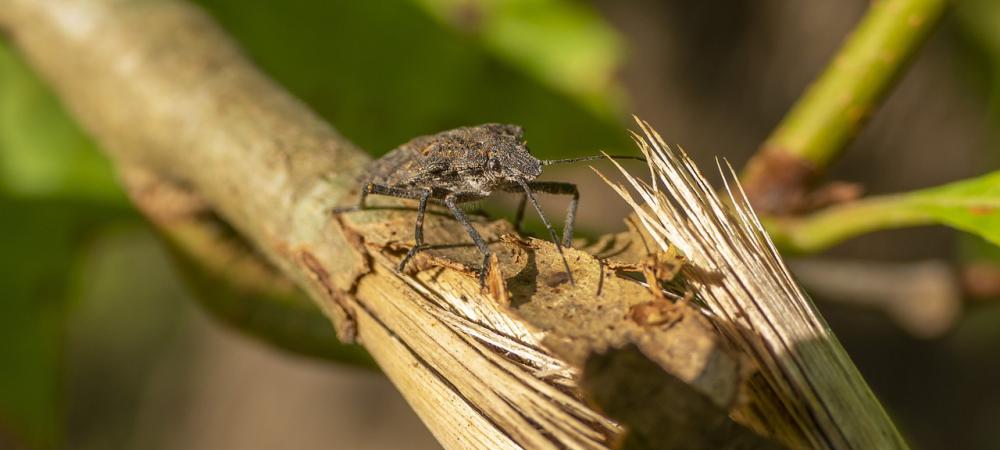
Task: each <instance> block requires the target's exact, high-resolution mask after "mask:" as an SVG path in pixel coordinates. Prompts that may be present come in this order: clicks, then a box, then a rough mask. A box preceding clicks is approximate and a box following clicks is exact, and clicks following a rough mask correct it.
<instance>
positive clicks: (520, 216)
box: [514, 194, 528, 233]
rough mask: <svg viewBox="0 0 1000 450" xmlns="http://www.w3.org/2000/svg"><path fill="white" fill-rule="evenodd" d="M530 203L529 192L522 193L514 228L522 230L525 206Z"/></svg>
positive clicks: (518, 230)
mask: <svg viewBox="0 0 1000 450" xmlns="http://www.w3.org/2000/svg"><path fill="white" fill-rule="evenodd" d="M527 204H528V196H527V194H521V201H520V202H518V204H517V214H516V215H515V216H514V230H515V231H517V232H518V233H520V232H521V225H524V207H525V206H526V205H527Z"/></svg>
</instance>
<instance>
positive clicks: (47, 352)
mask: <svg viewBox="0 0 1000 450" xmlns="http://www.w3.org/2000/svg"><path fill="white" fill-rule="evenodd" d="M0 215H2V217H3V219H2V220H0V236H4V245H3V257H2V258H0V292H2V299H3V301H0V342H2V343H3V345H0V366H2V367H3V369H2V370H0V431H7V430H9V432H10V433H12V436H3V435H2V434H0V444H3V441H4V439H13V440H16V441H20V442H21V443H24V444H29V445H30V446H31V447H34V448H51V447H55V446H56V444H58V443H59V440H60V438H61V436H62V428H63V427H62V424H63V422H64V420H63V416H62V414H63V412H64V410H65V404H64V402H63V400H62V392H61V391H62V384H63V382H62V378H61V376H62V365H63V364H62V363H63V354H62V350H63V348H64V344H65V342H63V335H64V325H65V323H66V316H67V313H69V312H70V310H71V309H70V306H71V305H70V298H72V295H71V290H70V286H71V285H72V283H71V275H70V274H72V273H73V272H74V270H77V269H79V267H78V265H77V264H76V262H77V261H78V259H79V255H80V251H81V250H83V249H85V248H86V244H87V242H88V239H89V237H91V236H92V235H93V233H94V232H96V230H97V228H98V227H99V226H101V225H103V224H105V223H106V222H107V221H109V220H112V219H115V218H122V217H124V216H128V213H127V212H125V211H124V210H122V209H119V208H113V207H105V206H99V205H94V204H91V203H85V202H79V201H74V200H59V199H52V200H41V199H33V200H10V199H5V198H2V197H0ZM0 446H2V445H0Z"/></svg>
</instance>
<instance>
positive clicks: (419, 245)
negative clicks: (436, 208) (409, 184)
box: [396, 188, 433, 272]
mask: <svg viewBox="0 0 1000 450" xmlns="http://www.w3.org/2000/svg"><path fill="white" fill-rule="evenodd" d="M431 192H433V191H432V190H431V189H429V188H428V189H424V191H423V194H421V196H420V205H419V206H417V223H416V226H415V227H414V229H413V240H414V242H415V244H414V245H413V247H412V248H411V249H410V251H408V252H406V256H404V257H403V260H402V261H400V262H399V266H398V267H397V268H396V270H398V271H400V272H402V271H403V269H404V268H406V263H407V262H409V261H410V258H413V255H416V254H417V252H419V251H421V250H423V249H425V248H427V246H426V245H424V213H426V212H427V199H429V198H431Z"/></svg>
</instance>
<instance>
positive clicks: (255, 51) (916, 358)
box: [0, 0, 1000, 449]
mask: <svg viewBox="0 0 1000 450" xmlns="http://www.w3.org/2000/svg"><path fill="white" fill-rule="evenodd" d="M197 3H199V4H200V5H201V6H203V7H204V8H205V9H206V10H207V11H209V13H210V14H211V15H212V16H214V17H215V19H216V20H218V21H219V22H220V23H221V24H222V25H223V27H224V28H225V29H226V30H228V31H229V32H230V33H231V34H232V35H233V36H234V37H235V39H236V40H237V41H238V42H239V43H240V45H241V46H242V47H243V48H244V49H245V50H246V52H247V53H248V54H249V55H250V56H251V57H252V58H253V59H254V60H255V61H256V62H257V63H258V64H259V65H260V67H262V68H263V70H264V71H266V72H267V73H269V74H270V75H271V76H273V77H274V78H275V79H277V80H278V81H279V82H280V83H282V84H283V85H284V86H286V87H287V88H288V89H289V90H290V91H292V92H293V93H294V94H295V95H297V96H298V97H300V98H301V99H303V100H304V101H306V102H307V103H308V104H309V105H311V106H312V107H313V108H314V109H315V110H316V111H317V112H318V113H319V114H321V115H322V116H323V117H325V118H326V119H328V120H329V121H330V122H331V123H333V124H334V126H335V127H336V128H338V129H339V130H340V131H341V132H342V133H343V134H345V135H346V136H347V137H349V138H350V139H352V140H353V141H354V142H355V143H357V144H359V145H360V146H361V147H363V148H365V149H368V150H370V151H371V152H372V154H373V155H380V154H382V153H385V152H387V151H389V150H390V149H392V148H393V147H395V146H396V145H398V144H400V143H402V142H404V141H406V140H408V139H410V138H412V137H414V136H418V135H422V134H429V133H433V132H437V131H441V130H444V129H448V128H453V127H456V126H461V125H469V124H477V123H482V122H509V123H517V124H520V125H522V126H524V128H525V130H526V134H527V138H528V141H529V145H530V146H531V148H532V150H533V151H534V152H535V153H536V154H538V155H540V156H542V157H547V158H552V157H567V156H573V155H584V154H593V153H595V152H596V151H598V150H606V151H609V152H612V153H631V152H634V151H635V150H634V146H633V145H632V144H631V143H630V141H629V139H628V135H627V133H626V132H625V130H626V129H627V128H628V127H630V126H631V122H630V119H629V114H631V113H635V114H637V115H639V116H640V117H642V118H644V119H646V120H648V121H649V122H651V123H652V125H653V126H654V127H655V128H657V129H658V130H659V131H660V132H661V133H663V134H664V136H665V138H666V139H667V140H668V141H670V142H673V143H677V144H680V145H681V146H683V147H684V149H685V150H687V151H688V152H689V153H691V154H692V155H693V157H694V158H695V159H696V160H697V161H698V162H700V163H701V164H703V167H710V166H709V165H710V164H714V162H713V161H714V160H713V158H714V157H715V156H717V155H718V156H724V157H726V158H729V159H730V160H731V161H733V163H734V165H735V166H737V167H740V166H742V165H743V163H744V162H745V161H746V160H747V159H748V158H749V156H750V155H751V154H752V153H753V152H754V151H755V150H756V149H757V146H758V145H759V144H760V143H761V142H762V141H763V140H764V139H765V138H766V136H767V135H768V134H769V132H770V131H771V130H772V129H773V127H774V126H775V124H777V122H778V121H779V120H780V118H781V117H782V116H783V114H784V113H785V112H786V111H787V109H788V108H789V106H790V105H791V104H792V103H793V102H794V100H795V99H796V98H797V97H798V96H799V95H800V93H801V92H802V90H803V89H804V88H805V86H806V85H807V84H808V83H809V81H810V80H811V79H813V78H814V77H815V76H816V75H817V74H818V73H819V71H820V70H821V69H822V67H823V66H824V65H825V64H826V62H827V61H828V60H829V58H830V57H831V55H832V54H833V52H834V51H835V49H836V48H837V47H838V45H839V43H840V42H841V40H842V39H843V37H844V36H845V35H846V34H847V33H848V32H849V30H850V29H851V28H852V26H853V25H854V24H856V23H857V21H858V20H859V18H860V17H861V16H862V14H863V13H864V11H865V9H866V8H867V6H868V2H867V1H863V0H836V1H834V0H826V1H818V2H799V1H793V0H753V1H751V0H729V1H722V0H708V1H703V2H683V1H676V0H633V1H628V2H622V1H615V0H594V1H571V0H509V1H498V0H381V1H356V0H287V1H283V2H268V1H264V0H197ZM998 86H1000V2H996V1H993V0H962V1H957V2H955V5H954V7H953V8H952V10H951V11H950V12H949V14H948V15H947V16H946V18H945V20H944V22H943V24H942V25H941V26H939V27H938V28H937V29H936V31H935V32H934V34H933V36H932V37H931V39H930V40H929V42H928V43H927V44H926V45H925V46H924V48H923V49H922V50H921V51H920V52H919V55H918V57H917V58H916V60H915V62H914V64H913V65H912V67H911V68H910V69H909V70H908V71H907V73H906V75H905V76H904V77H903V78H902V79H901V80H900V82H899V84H898V86H897V87H896V88H895V89H894V91H893V93H892V94H891V96H890V97H889V99H888V101H887V102H886V103H885V105H884V106H883V107H882V108H881V110H880V111H879V112H878V113H877V114H876V115H875V116H874V119H873V120H872V122H871V123H870V124H869V126H868V127H867V128H866V129H865V130H864V132H863V133H861V135H860V136H859V138H858V139H857V141H856V142H854V143H853V144H852V145H851V147H850V149H849V151H848V152H847V154H846V156H845V157H843V158H842V159H841V160H840V161H838V162H837V163H836V164H835V166H833V167H832V168H831V170H830V171H829V177H830V178H831V179H841V180H849V181H854V182H859V183H862V184H863V185H864V187H865V189H866V192H868V193H876V194H877V193H888V192H896V191H906V190H911V189H916V188H921V187H929V186H934V185H937V184H941V183H945V182H948V181H954V180H958V179H962V178H967V177H971V176H975V175H981V174H984V173H987V172H989V171H992V170H996V169H997V168H998V167H1000V164H998V157H997V151H996V149H997V148H998V144H1000V142H998V140H997V137H998V136H1000V135H998V131H1000V115H998V109H997V107H998V106H1000V100H998V96H997V95H996V94H997V92H998V91H997V87H998ZM544 177H546V178H548V179H560V180H564V181H572V182H576V183H579V184H580V185H581V191H582V202H581V208H580V214H579V222H578V228H579V229H580V230H581V232H582V234H583V235H585V236H586V235H590V236H594V235H597V234H599V233H603V232H609V231H616V230H620V229H621V228H623V227H622V224H621V223H620V218H621V217H624V215H625V214H626V213H627V207H626V206H625V205H624V203H622V202H621V201H620V200H619V199H617V197H615V196H614V194H613V193H611V191H610V190H609V189H607V188H606V186H604V185H603V184H602V183H600V182H599V181H598V180H597V179H596V177H595V176H594V175H593V174H592V173H591V172H590V170H589V169H587V168H586V167H585V166H583V167H566V166H562V167H552V170H549V171H547V172H546V174H545V175H544ZM510 204H511V201H510V199H502V198H501V199H498V200H496V201H491V202H489V203H487V205H486V208H487V210H489V211H492V212H494V213H495V214H497V215H501V216H502V215H510V214H511V212H512V209H511V208H510ZM545 205H546V207H547V208H551V209H552V211H553V216H554V217H561V216H562V214H561V212H560V211H561V210H562V208H564V207H565V204H564V203H563V201H562V200H560V199H547V201H546V204H545ZM0 233H2V234H0V236H3V238H2V242H3V244H2V247H0V249H2V251H0V448H30V449H45V448H73V449H109V448H123V449H131V448H141V449H180V448H185V449H225V448H239V449H272V448H295V449H319V448H345V449H347V448H349V449H382V448H437V444H436V442H435V441H434V440H433V438H432V437H431V436H430V434H429V433H428V432H427V430H426V429H425V428H424V427H423V425H422V424H420V422H419V421H418V419H417V418H416V417H415V416H414V414H413V413H412V412H411V411H410V410H409V408H408V407H407V406H406V404H405V402H404V401H403V400H402V398H401V397H400V396H399V394H398V393H396V392H395V391H394V390H393V388H392V386H391V385H390V384H389V383H388V382H387V381H386V380H385V379H384V378H383V377H382V376H381V375H379V373H378V372H377V370H373V369H371V368H366V367H364V366H363V364H362V365H360V366H358V365H347V364H337V363H332V362H329V361H325V360H323V359H318V358H311V357H307V356H301V355H296V354H292V353H289V352H286V351H283V350H280V349H278V348H275V347H274V346H271V345H268V344H267V343H265V342H263V340H262V339H259V338H256V337H253V336H248V335H247V334H245V333H241V332H239V331H237V330H236V329H235V328H234V327H232V326H229V325H227V324H226V322H227V321H226V320H218V319H217V318H216V317H214V316H215V315H218V314H219V313H218V310H217V309H216V310H213V309H212V308H211V307H209V308H206V307H205V306H204V305H205V304H210V300H207V299H204V298H199V294H198V293H199V292H200V291H199V290H198V289H193V288H192V287H191V285H190V280H187V277H185V275H184V273H183V271H182V270H179V269H178V267H179V266H178V264H177V263H176V261H175V258H174V256H172V253H171V252H170V251H169V250H168V248H167V246H165V245H164V243H163V241H162V239H160V238H158V237H157V235H156V233H155V232H154V231H153V230H152V229H151V228H150V227H149V226H148V225H147V224H146V223H145V222H144V220H143V219H142V218H141V217H140V216H139V215H138V213H137V212H135V211H134V210H133V209H132V208H131V207H130V206H129V204H128V202H127V200H126V199H125V196H124V195H123V193H122V192H121V190H120V188H119V187H118V185H117V183H116V180H115V176H114V174H113V172H112V170H111V168H110V167H109V165H108V163H107V162H106V161H105V160H104V159H103V158H102V157H101V155H100V153H99V150H98V149H97V148H96V145H95V144H94V142H93V141H92V140H90V138H89V137H88V136H87V134H86V133H85V132H84V131H82V130H81V129H80V128H79V127H78V126H77V125H76V124H75V123H74V121H73V120H72V118H70V117H69V116H68V115H67V114H66V112H65V111H64V110H63V108H62V107H61V106H60V104H59V102H58V100H57V99H56V98H55V97H54V96H53V95H52V93H51V92H50V91H49V90H48V89H47V88H46V86H45V85H44V83H43V82H41V81H40V80H39V79H37V78H36V76H35V75H34V74H33V73H32V71H31V69H30V68H29V67H27V66H26V65H25V62H24V61H23V59H22V58H21V57H20V55H18V54H17V52H16V50H15V49H14V48H13V47H12V45H11V43H9V42H5V41H3V40H2V39H0ZM996 254H997V251H996V249H995V248H994V247H991V246H990V245H988V244H985V243H983V242H982V241H979V240H978V239H976V238H973V237H970V236H968V235H963V234H961V233H959V232H955V231H952V230H948V229H944V228H937V227H928V228H919V229H908V230H899V231H891V232H880V233H875V234H872V235H868V236H864V237H861V238H858V239H854V240H851V241H849V242H846V243H843V244H841V245H839V246H837V247H836V248H834V249H832V250H830V251H828V252H826V253H824V254H822V255H813V256H812V257H810V258H808V259H805V260H801V261H798V263H797V265H796V266H795V267H797V268H798V269H799V271H800V272H799V273H800V276H801V277H802V280H803V283H804V284H805V285H806V286H807V288H811V290H812V291H813V293H814V295H815V296H816V298H817V300H818V301H819V303H820V308H821V309H822V310H823V311H824V313H825V314H826V316H827V318H828V320H829V321H830V323H831V326H832V327H833V329H834V331H835V332H836V334H837V335H838V336H839V338H840V339H841V340H842V342H843V343H844V345H845V346H846V347H847V349H848V351H849V352H850V354H851V356H852V357H853V358H854V360H855V362H856V363H857V364H858V366H859V368H860V370H861V372H862V373H863V374H864V375H865V377H866V378H867V379H868V381H869V383H870V384H871V386H872V388H873V389H874V390H875V391H876V393H877V394H878V396H879V397H880V398H881V399H882V400H883V402H884V404H885V405H886V407H887V408H888V409H889V410H890V413H891V414H892V416H893V417H894V418H895V419H896V421H897V424H898V425H899V427H900V428H901V429H902V431H903V433H904V435H906V436H907V437H908V438H909V439H910V440H911V442H912V444H913V446H914V447H915V448H919V449H939V448H940V449H944V448H949V449H954V448H1000V426H998V425H1000V386H998V385H997V382H996V380H1000V359H998V358H996V355H998V354H1000V303H998V302H996V299H994V298H991V296H989V295H977V296H970V295H967V294H966V293H967V292H968V291H969V290H968V289H965V288H964V287H963V284H962V278H961V277H959V276H958V274H961V273H963V272H962V267H964V265H965V264H966V262H968V261H971V260H976V261H989V260H991V258H996ZM915 264H919V265H915ZM926 268H931V269H929V270H930V271H920V270H923V269H926ZM918 269H920V270H918ZM837 277H841V278H837ZM843 277H846V279H847V280H849V281H848V282H846V283H840V282H838V281H837V280H843V279H845V278H843ZM843 284H850V285H852V286H853V287H855V289H853V290H847V291H845V290H844V289H838V285H843ZM855 285H857V286H860V287H857V286H855ZM900 286H905V287H907V288H910V287H912V289H910V290H908V291H907V292H908V295H907V296H905V298H904V299H902V303H900V301H897V300H893V299H890V298H888V297H891V296H892V292H897V291H898V290H899V289H898V288H899V287H900ZM887 292H888V293H887ZM326 338H329V336H325V337H323V336H321V337H319V338H318V339H326Z"/></svg>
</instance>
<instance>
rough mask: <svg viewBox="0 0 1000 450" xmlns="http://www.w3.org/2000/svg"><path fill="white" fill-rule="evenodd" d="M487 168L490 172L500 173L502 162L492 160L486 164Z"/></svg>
mask: <svg viewBox="0 0 1000 450" xmlns="http://www.w3.org/2000/svg"><path fill="white" fill-rule="evenodd" d="M486 167H487V168H489V169H490V170H492V171H494V172H499V171H500V160H499V159H496V158H490V160H489V161H487V162H486Z"/></svg>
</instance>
